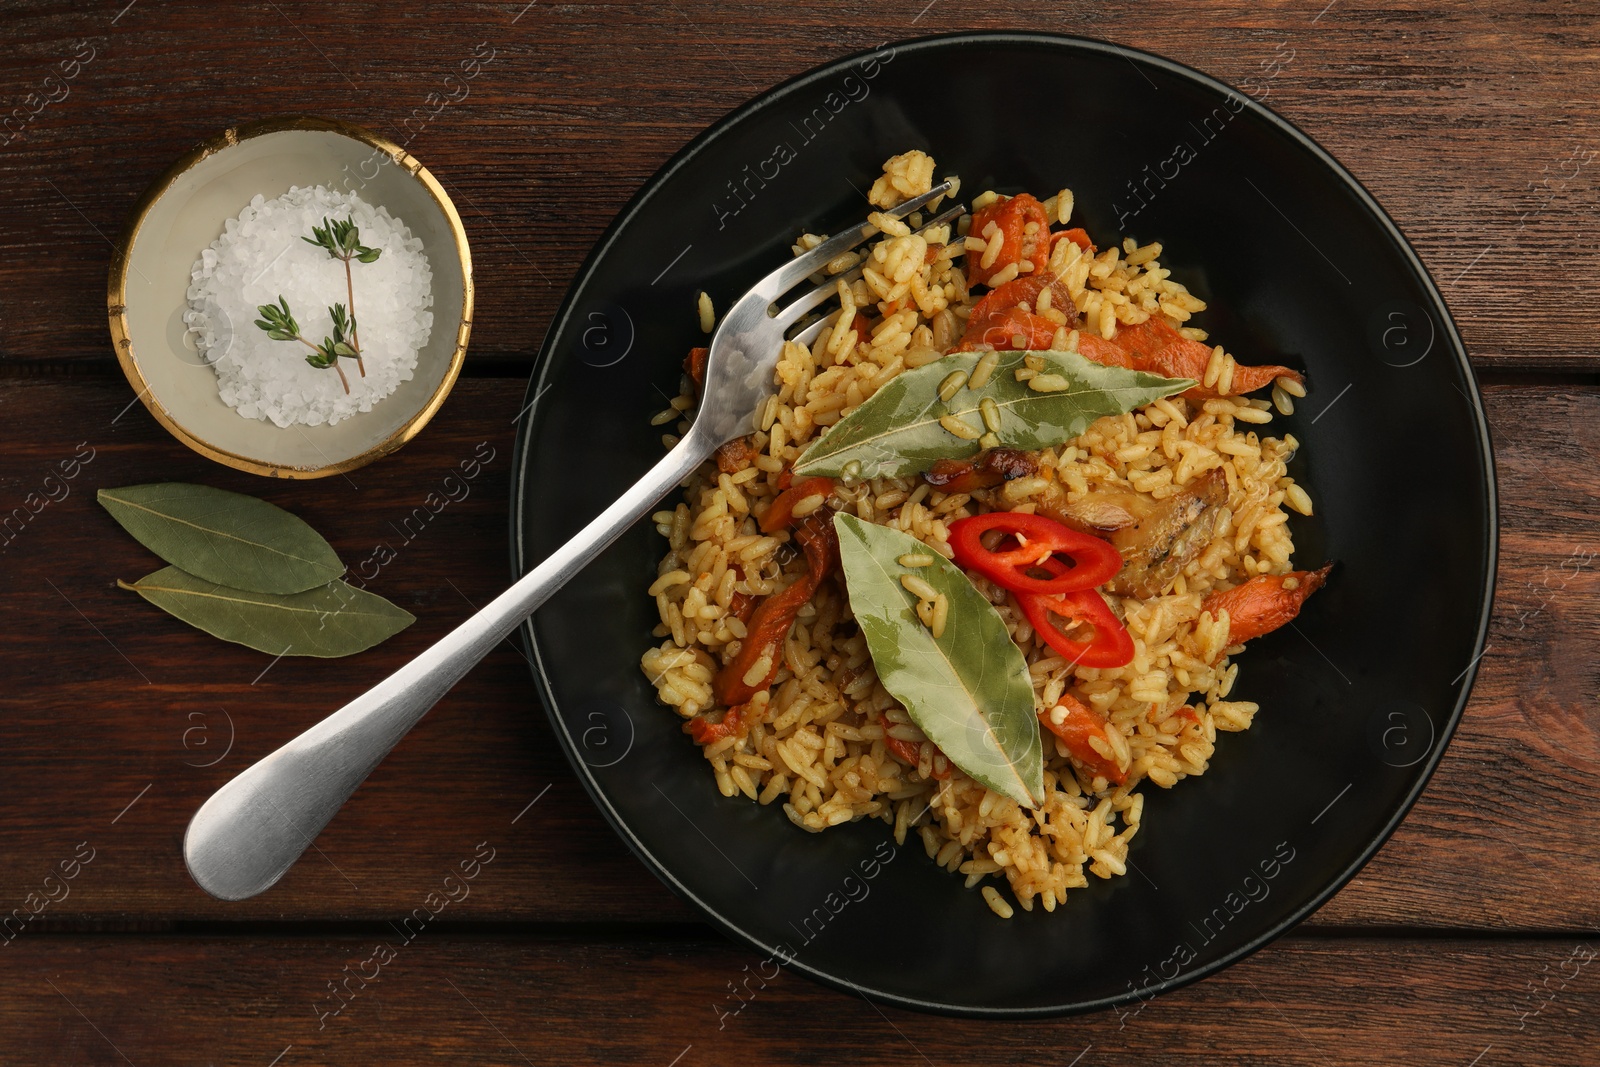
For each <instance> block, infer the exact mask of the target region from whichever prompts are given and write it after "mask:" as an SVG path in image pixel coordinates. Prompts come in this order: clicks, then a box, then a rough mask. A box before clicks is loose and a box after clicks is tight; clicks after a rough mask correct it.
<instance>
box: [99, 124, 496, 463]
mask: <svg viewBox="0 0 1600 1067" xmlns="http://www.w3.org/2000/svg"><path fill="white" fill-rule="evenodd" d="M316 185H324V186H327V187H328V188H330V189H339V190H342V191H346V192H355V193H357V194H358V195H359V196H360V197H361V198H362V199H363V200H365V201H367V202H368V203H370V204H372V205H374V206H380V205H381V206H382V207H385V208H387V209H388V210H389V213H390V214H391V215H393V216H395V217H396V218H398V219H400V220H402V221H403V222H404V223H405V224H406V226H407V227H409V228H410V230H411V232H412V233H413V234H414V235H415V236H416V237H418V238H420V239H421V241H422V244H423V251H424V252H425V253H426V254H427V256H428V264H429V267H430V268H431V270H432V272H433V309H432V310H433V330H432V332H431V333H430V335H429V338H428V343H427V344H426V345H425V346H423V348H422V350H421V351H419V352H418V353H417V367H416V371H415V372H414V373H413V375H412V377H411V380H410V381H406V382H402V383H401V384H400V386H399V388H398V389H396V390H395V391H394V393H392V394H390V395H389V396H388V397H385V398H384V399H383V400H382V401H380V402H378V403H376V404H374V405H373V407H372V410H371V411H366V412H361V413H359V414H356V415H353V416H351V417H349V418H346V419H342V420H340V422H339V423H338V424H336V425H332V426H328V425H323V426H289V427H287V428H281V427H278V426H276V425H274V424H273V423H271V422H267V421H259V420H256V419H250V418H245V417H243V416H241V415H239V413H238V412H236V411H234V410H233V409H232V408H230V407H228V405H227V404H225V403H223V401H222V399H221V397H220V396H218V394H217V377H216V372H215V371H214V370H213V369H212V368H211V366H210V365H209V364H208V363H207V362H206V361H205V359H203V358H202V357H201V355H200V354H199V352H198V351H197V350H196V348H195V343H194V336H193V332H192V331H191V330H190V329H189V327H188V324H187V323H186V322H185V321H184V317H183V314H184V312H185V311H186V310H188V306H189V305H188V296H187V293H188V288H189V284H190V272H191V271H192V269H193V267H194V263H195V260H196V259H197V258H198V257H199V256H200V253H201V250H202V249H204V248H206V247H207V246H209V245H210V244H211V242H212V241H214V240H216V239H217V237H218V235H220V234H221V233H222V230H223V224H224V223H225V222H226V221H227V220H228V219H231V218H234V217H235V216H237V215H238V214H239V212H240V211H241V210H243V209H244V207H245V205H247V204H248V203H249V202H250V199H251V198H252V197H254V196H256V195H260V196H263V197H266V198H267V199H269V200H270V199H272V198H273V197H276V196H281V195H283V194H284V193H286V192H288V191H289V187H290V186H301V187H306V186H316ZM472 297H473V293H472V255H471V251H470V250H469V248H468V245H467V233H466V229H465V228H464V227H463V226H462V225H461V216H460V215H459V214H457V212H456V209H455V205H454V204H452V203H451V202H450V197H449V195H448V194H446V193H445V191H444V188H443V187H442V186H441V185H440V184H439V182H438V180H437V179H436V178H434V176H433V175H432V174H430V173H429V172H428V170H427V169H426V168H425V167H423V166H422V164H421V163H420V162H418V161H417V159H416V158H415V157H413V156H412V155H411V154H410V153H408V152H407V151H406V150H405V149H404V148H402V147H400V146H399V145H397V144H395V143H394V142H393V141H390V140H388V139H387V138H384V137H380V136H379V135H377V134H375V133H373V132H372V131H370V130H366V129H362V128H361V127H360V126H355V125H352V124H351V123H348V122H341V121H339V120H337V119H327V118H316V117H312V116H303V115H300V116H286V117H282V118H273V119H265V120H262V121H259V122H252V123H248V124H245V125H242V126H236V127H230V128H228V129H226V130H223V131H222V132H221V133H220V134H218V135H217V136H215V137H213V138H211V139H210V140H208V141H205V142H204V143H202V144H200V145H198V146H196V147H195V148H194V149H193V150H192V151H190V152H189V153H188V154H186V155H185V156H184V157H183V158H181V159H179V160H178V161H177V162H176V163H174V164H173V165H172V168H171V169H170V170H168V171H167V172H166V173H165V174H163V175H162V176H161V177H160V178H159V179H157V180H156V181H155V183H154V184H152V185H151V186H150V188H148V189H147V190H145V193H144V195H143V196H141V197H140V198H139V203H138V205H137V207H136V208H135V210H134V213H133V217H132V220H131V221H130V222H129V224H128V228H127V230H126V232H125V233H124V234H123V237H122V240H121V242H120V243H119V244H118V245H117V249H116V252H115V254H114V255H113V256H112V260H111V275H110V279H109V283H108V285H107V292H106V310H107V314H108V315H109V317H110V320H111V340H112V343H113V344H114V345H115V346H116V350H117V359H118V361H120V362H121V364H122V369H123V372H124V373H126V374H127V376H128V382H129V383H130V384H131V385H132V386H133V388H134V390H135V392H136V393H137V394H138V397H139V399H140V400H141V401H143V403H144V405H145V407H146V408H148V409H149V410H150V413H151V414H152V415H154V416H155V417H156V419H157V421H159V422H160V423H161V425H163V426H165V427H166V428H167V429H168V430H169V431H171V433H172V435H173V436H174V437H176V438H177V439H178V440H180V441H182V442H183V443H184V444H186V445H188V446H189V447H190V448H192V449H194V450H195V451H196V452H199V453H200V454H201V455H204V456H207V457H209V458H211V459H214V460H216V461H217V462H218V463H223V464H226V465H227V466H230V467H235V468H237V469H239V470H243V471H249V472H251V473H252V474H260V475H266V476H269V477H277V478H321V477H325V476H327V475H330V474H340V473H343V472H345V471H350V470H354V469H355V468H357V467H360V466H363V465H365V464H367V463H371V462H372V461H373V460H375V459H377V458H379V457H380V456H385V455H388V454H389V453H390V452H393V451H395V450H396V449H398V448H399V447H400V446H401V445H403V444H405V443H406V442H407V441H409V440H411V438H413V437H415V436H416V435H417V433H418V432H419V431H420V430H421V429H422V428H423V427H424V426H426V425H427V424H428V420H429V419H431V418H432V417H433V414H434V412H436V411H438V410H439V406H440V405H441V404H443V403H444V398H445V397H446V396H447V395H448V394H449V392H450V388H451V386H453V385H454V384H455V380H456V376H457V375H458V374H459V373H460V371H461V364H462V361H463V360H464V359H465V358H466V352H467V337H468V335H469V333H470V332H471V328H472Z"/></svg>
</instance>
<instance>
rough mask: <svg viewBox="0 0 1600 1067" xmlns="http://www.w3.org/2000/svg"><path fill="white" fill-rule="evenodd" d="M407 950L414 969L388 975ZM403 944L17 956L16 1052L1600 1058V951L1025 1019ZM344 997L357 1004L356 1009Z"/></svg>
mask: <svg viewBox="0 0 1600 1067" xmlns="http://www.w3.org/2000/svg"><path fill="white" fill-rule="evenodd" d="M504 873H505V872H501V874H502V875H504ZM385 938H387V943H388V944H389V948H390V950H391V955H390V956H378V957H375V956H374V953H375V951H376V950H377V948H376V947H377V945H378V943H380V942H384V941H385ZM398 941H399V939H398V938H397V937H396V936H395V935H394V934H392V933H374V934H372V935H371V936H370V937H366V938H320V937H315V938H314V937H308V938H297V939H286V938H275V937H236V938H215V937H189V938H159V937H157V938H152V937H145V936H118V937H106V936H70V937H65V936H41V937H29V938H24V939H19V940H18V941H17V942H16V943H15V944H14V945H13V946H12V947H11V948H9V949H8V950H7V953H8V958H7V960H6V971H5V989H6V994H7V995H6V996H5V997H4V998H3V999H0V1056H4V1057H5V1058H6V1059H7V1061H8V1062H10V1061H12V1060H14V1061H15V1062H26V1063H55V1064H60V1065H62V1067H73V1065H77V1064H125V1063H135V1064H146V1063H166V1062H174V1057H173V1055H172V1050H173V1049H177V1048H182V1049H184V1050H185V1052H186V1053H187V1055H188V1056H189V1057H192V1058H193V1059H194V1060H195V1061H197V1062H207V1063H224V1062H227V1063H251V1064H268V1063H273V1064H277V1065H278V1067H296V1065H299V1064H308V1063H332V1062H339V1063H410V1062H414V1061H420V1060H422V1059H423V1058H425V1057H426V1058H428V1059H430V1060H439V1061H448V1062H457V1063H505V1064H517V1063H528V1064H532V1063H536V1062H537V1063H561V1064H591V1063H593V1064H602V1063H603V1064H616V1063H630V1064H646V1065H655V1067H702V1065H711V1064H718V1065H722V1064H729V1065H731V1064H746V1063H854V1064H863V1065H878V1064H908V1063H921V1062H924V1061H926V1062H929V1063H935V1062H936V1063H951V1064H995V1065H1005V1067H1010V1065H1014V1064H1017V1063H1034V1062H1039V1063H1050V1064H1059V1065H1063V1067H1064V1065H1066V1064H1080V1065H1082V1067H1103V1065H1115V1064H1144V1063H1151V1062H1160V1063H1163V1064H1196V1065H1199V1064H1204V1065H1206V1067H1232V1065H1246V1064H1250V1065H1254V1064H1262V1063H1272V1064H1280V1065H1301V1064H1304V1065H1307V1067H1326V1065H1327V1064H1330V1063H1338V1064H1342V1065H1343V1064H1348V1065H1352V1067H1355V1065H1362V1064H1374V1065H1384V1067H1388V1065H1391V1064H1394V1063H1395V1062H1397V1055H1396V1050H1397V1049H1404V1062H1405V1063H1408V1064H1417V1065H1419V1067H1420V1065H1432V1064H1440V1065H1451V1067H1465V1065H1467V1064H1472V1065H1474V1067H1503V1065H1505V1064H1521V1065H1525V1067H1535V1065H1544V1064H1548V1065H1562V1067H1567V1065H1571V1064H1576V1063H1585V1062H1593V1050H1594V1045H1595V1041H1596V1040H1597V1038H1600V1014H1597V1011H1596V1009H1600V977H1597V973H1596V971H1597V969H1600V968H1597V966H1596V965H1595V964H1593V963H1592V962H1589V961H1590V960H1592V959H1593V957H1594V955H1595V954H1596V953H1597V952H1600V943H1596V942H1593V941H1588V942H1581V941H1580V942H1570V941H1565V940H1549V941H1545V940H1540V941H1487V942H1486V941H1458V940H1444V941H1433V940H1428V941H1415V940H1394V941H1389V940H1369V939H1365V938H1354V939H1338V940H1319V939H1303V938H1290V939H1286V940H1284V941H1281V942H1279V943H1277V944H1275V945H1273V946H1270V947H1268V948H1267V949H1265V950H1263V951H1261V952H1259V953H1257V954H1256V955H1255V956H1252V957H1250V958H1249V959H1247V960H1244V961H1243V962H1241V963H1239V964H1237V965H1235V966H1234V967H1232V968H1230V969H1228V970H1226V971H1223V972H1222V973H1221V974H1218V975H1215V976H1213V977H1211V978H1209V979H1206V980H1204V981H1202V982H1200V983H1198V984H1196V985H1193V986H1189V987H1187V988H1185V989H1181V990H1178V991H1176V992H1173V993H1170V994H1167V995H1165V996H1162V997H1158V998H1154V999H1152V1000H1150V1001H1148V1002H1146V1003H1144V1004H1142V1005H1140V1004H1138V1003H1135V1004H1134V1005H1133V1006H1131V1007H1129V1008H1123V1009H1114V1010H1110V1011H1104V1012H1099V1013H1096V1014H1094V1015H1089V1016H1083V1017H1079V1018H1067V1019H1056V1020H1030V1021H1008V1022H1003V1023H1000V1022H989V1021H981V1020H969V1019H949V1018H937V1017H930V1016H926V1015H920V1014H915V1013H912V1012H908V1011H903V1010H900V1009H898V1008H893V1007H884V1008H879V1007H877V1006H874V1005H872V1004H870V1003H867V1002H865V1001H863V999H862V998H860V997H859V996H851V995H849V994H846V993H839V992H835V991H833V990H831V989H826V988H823V987H821V986H819V985H816V984H814V983H812V982H811V981H809V980H807V979H806V978H804V977H802V976H800V975H797V974H793V973H787V972H785V973H778V974H777V975H776V976H772V969H770V968H768V967H766V966H764V965H763V961H761V960H758V959H756V958H755V957H754V956H753V955H752V954H750V953H748V952H745V951H743V950H742V949H738V948H735V947H733V946H730V945H727V944H725V943H721V942H712V941H698V940H694V941H669V942H649V941H644V942H638V943H621V944H616V943H609V944H608V943H592V942H583V941H548V940H516V939H503V938H461V937H456V936H452V935H451V934H449V933H447V932H442V931H441V932H437V933H436V932H435V931H431V930H430V931H425V932H424V933H422V934H421V935H419V936H417V938H416V939H415V940H414V941H412V942H411V943H410V944H396V942H398ZM379 960H387V962H383V963H379V962H377V961H379ZM346 968H348V970H346ZM363 974H364V975H365V976H366V980H365V981H363V979H362V978H361V977H360V976H361V975H363ZM763 976H766V977H767V978H768V981H767V982H766V983H765V988H763V983H762V977H763ZM746 982H747V983H748V984H746V985H742V986H741V985H739V983H746ZM336 983H341V984H342V986H343V988H345V989H347V990H349V992H348V993H347V994H340V996H339V999H335V995H334V994H333V993H331V992H330V987H334V986H335V984H336ZM733 988H739V989H740V990H741V991H740V994H739V996H740V998H741V999H735V996H734V994H733V992H731V991H730V990H731V989H733ZM745 990H748V992H746V991H745ZM741 1003H742V1005H743V1007H742V1008H741V1007H740V1005H741ZM335 1008H338V1009H339V1010H338V1014H332V1012H333V1011H334V1010H335ZM319 1024H320V1029H319Z"/></svg>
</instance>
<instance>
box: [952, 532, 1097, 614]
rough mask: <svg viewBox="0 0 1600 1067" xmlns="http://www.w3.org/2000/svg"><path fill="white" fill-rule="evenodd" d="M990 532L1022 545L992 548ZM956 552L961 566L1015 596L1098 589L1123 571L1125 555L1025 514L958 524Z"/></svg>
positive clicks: (954, 547)
mask: <svg viewBox="0 0 1600 1067" xmlns="http://www.w3.org/2000/svg"><path fill="white" fill-rule="evenodd" d="M990 531H999V532H1001V533H1004V534H1008V535H1010V536H1011V537H1012V538H1015V539H1017V541H1019V542H1021V543H1018V544H1015V545H1011V546H1008V547H996V548H992V549H991V548H986V547H984V544H983V535H984V534H986V533H989V532H990ZM950 547H951V549H952V550H953V552H954V553H955V560H956V563H957V564H959V565H960V566H962V567H965V568H967V569H968V570H975V571H977V572H978V573H979V574H982V575H983V576H984V577H986V578H988V579H989V580H990V581H993V582H996V583H998V584H999V585H1002V586H1005V587H1006V588H1007V589H1010V590H1011V591H1012V592H1014V593H1038V594H1045V595H1053V594H1057V593H1071V592H1076V591H1077V590H1080V589H1093V588H1095V587H1096V586H1099V585H1103V584H1105V583H1106V582H1108V581H1110V580H1111V579H1112V578H1113V577H1115V576H1116V573H1117V571H1118V570H1120V569H1121V568H1122V554H1121V553H1119V552H1118V551H1117V550H1116V549H1115V548H1114V547H1112V546H1111V544H1110V543H1109V542H1106V541H1102V540H1101V539H1100V538H1098V537H1091V536H1090V535H1088V534H1085V533H1079V532H1078V531H1077V530H1073V529H1070V528H1068V527H1066V526H1064V525H1062V524H1061V523H1059V522H1056V521H1055V520H1054V519H1050V518H1046V517H1045V516H1043V515H1029V514H1027V513H1025V512H1014V511H991V512H989V513H987V514H984V515H973V516H971V517H969V518H965V519H957V520H956V521H955V522H953V523H951V524H950ZM1061 556H1066V557H1068V559H1069V560H1070V562H1068V560H1064V559H1061V558H1060V557H1061ZM1039 571H1043V572H1044V576H1041V575H1039V574H1038V573H1037V572H1039Z"/></svg>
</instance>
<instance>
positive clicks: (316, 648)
mask: <svg viewBox="0 0 1600 1067" xmlns="http://www.w3.org/2000/svg"><path fill="white" fill-rule="evenodd" d="M117 584H118V585H120V586H121V587H122V588H124V589H131V590H133V591H134V592H135V593H138V594H139V595H140V596H142V597H144V598H145V599H146V600H148V601H150V603H152V604H154V605H155V606H156V607H158V608H161V609H162V610H163V611H165V612H167V613H168V614H169V615H172V616H174V617H176V618H179V619H182V620H183V621H184V622H186V623H188V624H189V625H190V626H193V627H195V628H196V629H200V630H204V631H205V632H206V633H208V634H211V635H212V636H213V637H220V638H222V639H223V640H224V641H232V642H234V643H235V644H240V645H247V646H248V647H250V648H253V649H255V650H257V651H258V652H265V653H267V654H268V655H271V656H318V657H322V658H324V659H329V658H334V657H338V656H348V655H352V654H353V653H356V652H361V651H363V650H364V649H368V648H371V647H372V646H373V645H376V644H378V643H380V642H382V641H386V640H388V639H389V638H391V637H393V636H394V635H395V634H397V633H399V632H400V631H401V630H404V629H405V628H406V627H407V626H410V625H411V624H412V623H413V622H416V621H417V620H416V617H415V616H414V615H412V614H411V613H410V612H409V611H406V610H405V609H404V608H401V607H397V606H395V605H394V604H391V603H390V602H389V601H387V600H385V599H384V598H383V597H381V596H378V595H377V594H376V593H369V592H367V591H366V590H365V589H358V588H356V587H355V586H353V585H347V584H346V583H344V582H342V581H339V580H338V579H335V580H333V581H331V582H328V583H326V584H325V585H319V586H317V587H316V588H315V589H308V590H306V591H304V592H300V593H290V594H287V595H285V594H278V593H254V592H248V591H246V590H242V589H230V588H228V587H227V586H223V585H218V584H216V583H215V582H209V581H206V580H205V579H204V578H197V577H195V576H194V575H192V574H189V573H187V572H185V571H182V570H179V569H178V568H177V567H163V568H162V569H161V570H159V571H156V572H155V573H154V574H147V575H145V576H144V577H143V578H140V579H139V580H138V581H137V582H134V583H132V584H129V583H127V582H120V581H119V582H118V583H117Z"/></svg>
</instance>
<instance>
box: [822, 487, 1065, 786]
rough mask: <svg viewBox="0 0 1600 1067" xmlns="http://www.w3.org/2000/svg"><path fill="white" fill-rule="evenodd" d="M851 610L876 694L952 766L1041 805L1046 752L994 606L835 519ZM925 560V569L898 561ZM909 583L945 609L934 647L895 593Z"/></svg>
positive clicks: (935, 565) (940, 560)
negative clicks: (942, 600)
mask: <svg viewBox="0 0 1600 1067" xmlns="http://www.w3.org/2000/svg"><path fill="white" fill-rule="evenodd" d="M833 525H834V529H835V530H836V531H837V532H838V534H839V558H840V560H841V562H842V563H843V565H844V579H845V589H846V591H847V592H848V594H849V597H850V610H851V611H852V612H853V613H854V615H855V617H856V622H857V623H858V624H859V625H860V626H861V632H862V634H863V635H864V636H865V637H866V639H867V650H868V651H869V652H871V653H872V665H873V667H874V669H876V670H877V672H878V680H879V681H881V682H882V683H883V687H884V688H885V689H887V690H888V691H889V693H890V694H891V695H892V696H893V697H894V698H895V699H896V700H898V701H900V703H901V704H903V705H905V709H906V712H907V714H909V715H910V716H911V721H912V722H914V723H916V724H917V727H918V728H919V729H921V730H922V732H923V733H924V734H926V735H927V737H928V740H930V741H932V742H933V743H934V744H936V745H938V746H939V748H940V750H941V751H942V752H944V754H945V755H946V756H947V757H949V759H950V762H952V763H954V764H955V765H956V766H957V767H960V768H961V769H962V770H963V771H965V772H966V773H967V774H968V775H970V776H971V777H972V778H973V779H974V780H975V781H978V782H981V783H982V784H983V785H985V786H988V787H989V788H990V789H992V790H994V791H995V792H997V793H1000V794H1003V795H1005V796H1008V797H1010V798H1011V799H1012V800H1015V801H1016V802H1017V803H1018V804H1021V805H1023V806H1024V807H1036V806H1038V805H1040V804H1042V803H1044V746H1043V744H1042V743H1041V742H1040V740H1039V720H1038V718H1037V717H1036V716H1035V713H1034V702H1033V686H1032V684H1031V683H1030V682H1029V680H1028V664H1027V662H1026V661H1025V660H1024V659H1023V657H1022V650H1021V649H1019V648H1018V647H1017V646H1016V643H1015V642H1013V641H1012V640H1011V634H1010V632H1009V631H1007V629H1006V624H1005V622H1004V621H1003V620H1002V619H1001V618H1000V614H999V612H997V611H995V609H994V605H992V604H990V603H989V601H988V600H986V599H984V596H983V594H982V593H980V592H978V590H977V589H976V588H975V587H974V586H973V584H972V582H971V581H970V580H969V579H968V578H967V576H966V575H965V574H963V573H962V572H961V570H960V569H959V568H957V567H956V566H955V565H954V564H953V563H951V562H949V561H948V560H946V559H945V558H944V557H943V556H940V555H939V554H938V553H936V552H934V551H933V550H932V549H931V548H929V547H928V546H927V545H925V544H923V543H922V542H921V541H918V540H917V539H916V538H915V537H912V536H911V535H910V534H906V533H901V532H900V531H899V530H895V529H892V528H890V527H888V526H879V525H877V524H876V523H870V522H866V521H863V520H862V519H858V518H856V517H855V516H854V515H850V514H847V513H845V512H839V513H838V514H836V515H835V516H834V519H833ZM907 554H914V555H921V556H929V557H932V559H933V562H932V563H931V564H929V565H928V566H925V567H906V566H902V565H901V564H900V562H899V559H900V557H901V556H904V555H907ZM906 574H910V575H915V576H916V577H918V578H921V579H922V580H923V581H925V582H927V583H928V584H929V585H931V586H933V588H934V589H935V590H937V591H938V592H941V593H943V594H944V595H945V597H946V598H947V599H948V600H949V602H950V610H949V616H948V619H947V621H946V624H945V628H944V632H943V633H942V634H941V635H940V636H939V637H937V638H935V637H934V636H933V632H932V631H931V630H929V629H928V628H927V627H926V626H924V625H923V624H922V620H920V619H919V618H917V613H916V604H917V598H916V597H915V596H914V595H912V594H911V593H910V592H908V591H907V590H906V589H905V587H904V586H902V585H901V584H900V578H901V576H902V575H906Z"/></svg>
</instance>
